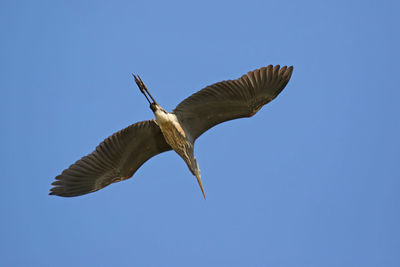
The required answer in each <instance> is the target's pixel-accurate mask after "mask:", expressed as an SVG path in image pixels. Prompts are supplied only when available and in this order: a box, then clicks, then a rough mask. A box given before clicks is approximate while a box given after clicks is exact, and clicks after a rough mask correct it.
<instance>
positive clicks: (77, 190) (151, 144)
mask: <svg viewBox="0 0 400 267" xmlns="http://www.w3.org/2000/svg"><path fill="white" fill-rule="evenodd" d="M168 150H171V147H170V146H169V145H168V144H167V143H166V141H165V139H164V136H163V134H162V132H161V130H160V127H159V126H158V125H157V124H156V123H155V121H154V120H150V121H142V122H138V123H135V124H132V125H131V126H128V127H127V128H125V129H123V130H121V131H119V132H117V133H114V134H113V135H112V136H110V137H108V138H107V139H105V140H104V141H103V142H102V143H100V145H98V146H97V148H96V150H95V151H93V152H92V153H91V154H89V155H87V156H85V157H83V158H82V159H80V160H78V161H77V162H75V163H74V164H72V165H71V166H70V167H69V168H68V169H66V170H64V171H63V172H62V173H61V174H60V175H58V176H57V177H56V178H55V179H56V181H55V182H54V183H52V185H53V186H54V187H53V188H51V189H50V195H57V196H63V197H73V196H79V195H84V194H87V193H91V192H94V191H97V190H99V189H101V188H103V187H106V186H107V185H109V184H111V183H115V182H119V181H122V180H125V179H128V178H130V177H132V175H133V174H134V173H135V172H136V170H137V169H139V167H140V166H141V165H142V164H143V163H145V162H146V161H147V160H148V159H150V158H151V157H153V156H155V155H157V154H159V153H162V152H164V151H168Z"/></svg>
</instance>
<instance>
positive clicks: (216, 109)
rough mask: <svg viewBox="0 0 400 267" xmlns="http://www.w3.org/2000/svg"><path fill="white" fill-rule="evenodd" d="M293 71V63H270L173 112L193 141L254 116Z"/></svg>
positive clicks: (209, 89)
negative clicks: (229, 123) (211, 131)
mask: <svg viewBox="0 0 400 267" xmlns="http://www.w3.org/2000/svg"><path fill="white" fill-rule="evenodd" d="M292 72H293V66H291V67H286V66H284V67H282V68H280V66H279V65H276V66H275V67H273V66H272V65H269V66H268V67H263V68H261V69H257V70H254V71H251V72H249V73H247V74H245V75H243V76H242V77H240V78H239V79H236V80H228V81H222V82H219V83H215V84H213V85H210V86H207V87H206V88H204V89H202V90H200V91H198V92H197V93H195V94H193V95H191V96H190V97H188V98H186V99H185V100H183V101H182V102H181V103H180V104H179V105H178V106H177V107H176V108H175V110H174V111H173V113H175V115H176V116H177V117H178V120H179V122H180V123H181V124H182V126H183V128H184V129H185V131H186V132H187V133H189V137H190V138H191V141H192V142H194V141H195V140H196V139H197V138H198V137H199V136H200V135H201V134H202V133H204V132H205V131H207V130H208V129H210V128H211V127H213V126H215V125H217V124H219V123H222V122H225V121H229V120H233V119H238V118H244V117H251V116H253V115H254V114H255V113H256V112H257V111H258V110H259V109H260V108H261V107H262V106H264V105H265V104H267V103H269V102H270V101H271V100H273V99H274V98H275V97H276V96H278V95H279V93H280V92H281V91H282V90H283V89H284V88H285V86H286V84H287V83H288V82H289V80H290V77H291V75H292Z"/></svg>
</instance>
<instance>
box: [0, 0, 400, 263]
mask: <svg viewBox="0 0 400 267" xmlns="http://www.w3.org/2000/svg"><path fill="white" fill-rule="evenodd" d="M399 10H400V6H399V4H398V2H397V1H205V0H203V1H196V2H195V1H181V2H178V1H140V2H139V1H40V2H36V1H1V3H0V29H1V30H0V32H1V42H0V89H1V95H0V101H1V106H0V111H1V113H0V123H1V131H0V137H1V138H0V142H1V150H2V153H1V170H2V175H1V176H2V177H1V179H0V215H1V219H0V265H1V266H230V267H231V266H307V267H310V266H318V267H320V266H400V253H399V252H400V228H399V225H400V216H399V204H400V194H399V190H400V171H399V167H400V166H399V158H400V152H399V151H400V141H399V136H400V116H399V115H400V109H399V98H400V88H399V82H398V77H399V71H400V69H399V60H400V57H399V47H400V37H399V25H400V20H399ZM268 64H281V65H294V67H295V70H294V73H293V76H292V79H291V81H290V83H289V84H288V86H287V87H286V89H285V90H284V91H283V92H282V94H281V95H280V96H279V97H278V98H277V99H276V100H275V101H273V102H272V103H271V104H269V105H267V106H265V107H264V108H263V109H262V110H261V111H260V112H259V113H258V114H257V115H256V116H254V117H253V118H251V119H242V120H236V121H232V122H228V123H225V124H221V125H219V126H217V127H215V128H213V129H212V130H210V131H209V132H207V133H206V134H204V135H203V136H201V138H200V139H199V140H198V141H197V142H196V151H195V154H196V156H197V159H198V161H199V164H200V168H201V170H202V177H203V184H204V186H205V190H206V194H207V200H206V201H204V199H203V197H202V195H201V192H200V190H199V188H198V185H197V183H196V181H195V179H194V177H193V176H192V175H191V173H190V172H189V171H188V169H187V167H186V165H185V163H184V161H183V160H182V159H181V158H179V157H178V156H177V155H176V154H175V153H173V152H168V153H164V154H162V155H159V156H157V157H155V158H153V159H151V160H150V161H148V162H147V163H146V164H145V165H143V166H142V168H140V169H139V171H138V172H137V173H136V174H135V176H134V177H133V178H132V179H130V180H127V181H125V182H121V183H117V184H113V185H111V186H109V187H107V188H105V189H103V190H101V191H98V192H96V193H93V194H89V195H85V196H82V197H77V198H59V197H54V196H48V195H47V194H48V190H49V188H50V183H51V182H52V181H53V179H54V177H55V176H56V175H57V174H59V173H60V172H61V171H62V170H63V169H64V168H67V167H68V166H69V165H70V164H72V163H73V162H74V161H76V160H77V159H79V158H80V157H82V156H84V155H86V154H88V153H90V152H91V151H92V150H93V149H94V148H95V146H96V145H97V144H98V143H99V142H101V141H102V140H103V139H104V138H105V137H107V136H109V135H110V134H112V133H113V132H115V131H117V130H119V129H121V128H124V127H126V126H128V125H129V124H131V123H134V122H137V121H140V120H146V119H150V118H152V117H153V114H152V112H151V110H150V109H149V108H148V104H147V102H146V101H145V99H144V97H143V96H142V95H141V94H140V93H139V91H138V89H137V87H136V85H135V84H134V82H133V79H132V77H131V73H132V72H135V73H138V74H140V75H141V76H142V78H143V79H144V81H145V82H146V84H147V85H148V87H149V88H150V89H151V92H152V93H153V95H155V97H156V98H157V99H158V102H159V103H160V104H161V105H162V106H163V107H164V108H166V109H167V110H172V109H173V108H174V107H175V105H176V104H177V103H178V102H180V101H181V100H183V99H184V98H185V97H187V96H189V95H190V94H192V93H194V92H196V91H197V90H199V89H201V88H203V87H204V86H206V85H209V84H211V83H214V82H218V81H220V80H224V79H232V78H237V77H239V76H241V75H242V74H244V73H246V72H247V71H250V70H253V69H256V68H259V67H262V66H266V65H268Z"/></svg>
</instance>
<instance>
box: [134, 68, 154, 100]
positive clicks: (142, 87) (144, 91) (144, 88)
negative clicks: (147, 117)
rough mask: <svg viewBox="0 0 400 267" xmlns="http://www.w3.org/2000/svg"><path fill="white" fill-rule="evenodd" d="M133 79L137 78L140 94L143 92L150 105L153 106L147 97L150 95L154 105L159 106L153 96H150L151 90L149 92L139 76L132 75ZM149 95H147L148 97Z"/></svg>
mask: <svg viewBox="0 0 400 267" xmlns="http://www.w3.org/2000/svg"><path fill="white" fill-rule="evenodd" d="M132 76H133V78H135V82H136V84H137V86H138V87H139V89H140V92H142V94H143V95H144V96H145V97H146V99H147V101H148V102H149V104H151V101H150V99H149V98H148V97H147V95H149V97H150V98H151V100H153V103H155V104H157V101H156V100H155V99H154V98H153V96H152V95H151V94H150V92H149V90H147V87H146V85H145V84H144V82H143V81H142V79H141V78H140V76H139V75H135V74H133V73H132ZM146 93H147V95H146Z"/></svg>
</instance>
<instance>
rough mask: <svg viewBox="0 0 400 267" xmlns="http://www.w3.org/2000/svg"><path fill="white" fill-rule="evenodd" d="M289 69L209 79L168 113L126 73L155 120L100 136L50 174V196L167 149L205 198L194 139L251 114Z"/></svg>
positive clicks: (99, 180) (117, 176) (89, 184)
mask: <svg viewBox="0 0 400 267" xmlns="http://www.w3.org/2000/svg"><path fill="white" fill-rule="evenodd" d="M292 71H293V66H291V67H286V66H284V67H282V68H281V67H280V66H279V65H276V66H272V65H269V66H268V67H263V68H260V69H257V70H254V71H251V72H248V73H247V74H245V75H243V76H242V77H240V78H238V79H236V80H227V81H222V82H219V83H215V84H213V85H210V86H207V87H206V88H204V89H202V90H200V91H199V92H197V93H195V94H193V95H192V96H190V97H188V98H186V99H185V100H183V101H182V102H181V103H179V105H178V106H177V107H176V108H175V109H174V110H173V111H172V112H171V113H170V112H167V111H165V110H164V109H163V108H162V107H161V106H160V105H159V104H158V103H157V101H156V100H155V99H154V98H153V96H152V95H151V94H150V92H149V90H148V89H147V88H146V86H145V84H144V83H143V81H142V79H141V78H140V77H139V76H136V75H133V74H132V75H133V76H134V78H135V82H136V84H137V86H138V87H139V89H140V91H141V92H142V94H143V95H144V96H145V97H146V99H147V101H148V102H149V104H150V109H151V110H152V111H153V113H154V115H155V119H152V120H147V121H141V122H137V123H135V124H132V125H131V126H128V127H126V128H125V129H122V130H121V131H119V132H116V133H114V134H113V135H111V136H110V137H108V138H106V139H105V140H104V141H103V142H102V143H100V145H98V146H97V148H96V150H95V151H93V152H92V153H91V154H89V155H87V156H85V157H83V158H82V159H80V160H78V161H76V162H75V163H74V164H72V165H71V166H70V167H69V168H68V169H65V170H64V171H63V172H62V173H61V174H60V175H58V176H57V177H56V178H55V179H56V181H55V182H53V183H52V185H53V187H52V188H51V189H50V195H57V196H63V197H74V196H80V195H84V194H88V193H91V192H95V191H97V190H99V189H102V188H104V187H106V186H108V185H109V184H112V183H116V182H119V181H122V180H126V179H128V178H130V177H132V176H133V174H134V173H135V172H136V171H137V169H139V167H140V166H142V164H143V163H145V162H146V161H147V160H148V159H150V158H151V157H153V156H155V155H157V154H160V153H162V152H165V151H168V150H171V149H173V150H175V152H176V153H178V155H179V156H181V157H182V158H183V160H184V161H185V162H186V164H187V166H188V167H189V170H190V172H191V173H192V174H193V175H194V176H195V177H196V179H197V182H198V184H199V186H200V189H201V192H202V193H203V196H204V198H206V195H205V193H204V189H203V185H202V183H201V174H200V168H199V165H198V163H197V160H196V158H195V157H194V142H195V141H196V139H197V138H198V137H199V136H200V135H201V134H202V133H204V132H205V131H207V130H208V129H210V128H211V127H213V126H215V125H217V124H219V123H222V122H225V121H229V120H233V119H238V118H245V117H251V116H253V115H254V114H256V113H257V112H258V111H259V110H260V109H261V108H262V107H263V106H264V105H265V104H267V103H269V102H270V101H271V100H273V99H274V98H275V97H276V96H277V95H278V94H279V93H280V92H281V91H282V90H283V88H285V86H286V84H287V83H288V82H289V79H290V77H291V75H292Z"/></svg>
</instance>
